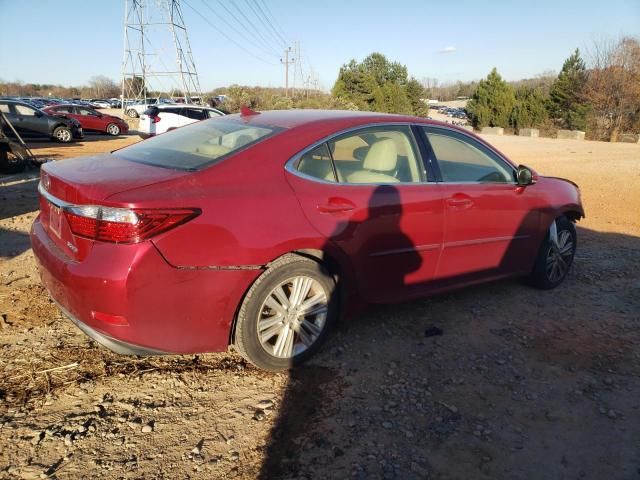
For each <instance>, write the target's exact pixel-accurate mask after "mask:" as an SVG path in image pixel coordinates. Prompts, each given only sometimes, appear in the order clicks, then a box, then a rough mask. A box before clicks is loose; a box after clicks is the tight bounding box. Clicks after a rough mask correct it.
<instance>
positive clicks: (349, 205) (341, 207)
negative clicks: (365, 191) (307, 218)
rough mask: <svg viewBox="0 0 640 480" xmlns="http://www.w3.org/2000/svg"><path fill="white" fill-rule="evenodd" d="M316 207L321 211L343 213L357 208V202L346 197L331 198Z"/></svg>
mask: <svg viewBox="0 0 640 480" xmlns="http://www.w3.org/2000/svg"><path fill="white" fill-rule="evenodd" d="M316 208H317V209H318V211H319V212H320V213H343V212H350V211H351V210H354V209H355V208H356V206H355V204H354V203H353V202H351V201H349V200H347V199H345V198H336V197H332V198H330V199H329V200H328V201H327V203H325V204H322V205H317V206H316Z"/></svg>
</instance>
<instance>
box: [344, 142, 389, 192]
mask: <svg viewBox="0 0 640 480" xmlns="http://www.w3.org/2000/svg"><path fill="white" fill-rule="evenodd" d="M397 164H398V149H397V147H396V144H395V142H394V141H393V140H391V139H390V138H385V139H382V140H378V141H377V142H376V143H374V144H373V145H371V148H369V151H368V152H367V155H366V156H365V157H364V160H363V162H362V170H358V171H357V172H353V173H352V174H350V175H349V176H348V177H347V182H348V183H397V182H399V180H398V179H397V178H396V177H395V176H394V174H395V169H396V166H397Z"/></svg>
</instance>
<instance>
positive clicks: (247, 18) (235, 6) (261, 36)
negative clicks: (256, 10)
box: [231, 2, 280, 49]
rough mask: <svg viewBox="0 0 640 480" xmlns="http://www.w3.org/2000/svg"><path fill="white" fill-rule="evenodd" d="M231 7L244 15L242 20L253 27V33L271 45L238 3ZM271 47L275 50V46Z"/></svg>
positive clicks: (277, 46)
mask: <svg viewBox="0 0 640 480" xmlns="http://www.w3.org/2000/svg"><path fill="white" fill-rule="evenodd" d="M231 5H233V7H234V8H235V9H236V10H237V11H238V12H239V13H240V15H242V18H244V19H245V20H246V21H247V23H248V24H249V25H250V27H251V28H253V31H254V32H255V33H256V34H257V35H258V36H259V37H260V38H261V40H262V41H263V42H264V43H265V44H269V43H270V42H269V40H267V38H266V37H264V36H263V35H262V33H260V29H259V28H257V27H256V26H255V25H254V23H253V22H252V21H251V20H249V17H247V16H246V15H245V14H244V12H243V11H242V9H241V8H240V7H239V6H238V4H237V3H235V2H231ZM269 46H270V47H272V48H273V45H269ZM279 48H280V46H279V45H276V49H279Z"/></svg>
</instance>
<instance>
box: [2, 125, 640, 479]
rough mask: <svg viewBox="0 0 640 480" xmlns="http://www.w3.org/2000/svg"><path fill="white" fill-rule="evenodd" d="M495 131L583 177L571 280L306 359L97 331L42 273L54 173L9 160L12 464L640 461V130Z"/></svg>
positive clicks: (248, 474) (345, 471)
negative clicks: (180, 347) (204, 349)
mask: <svg viewBox="0 0 640 480" xmlns="http://www.w3.org/2000/svg"><path fill="white" fill-rule="evenodd" d="M488 139H489V141H491V142H493V143H494V144H495V145H496V146H497V147H498V148H499V149H501V150H502V151H504V152H505V153H506V154H507V155H509V156H510V157H511V158H513V159H515V160H516V161H518V162H521V163H525V164H527V165H529V166H531V167H533V168H535V169H537V170H538V171H539V172H540V173H542V174H547V175H554V176H563V177H568V178H571V179H572V180H574V181H575V182H577V183H578V184H579V185H580V187H581V189H582V195H583V199H584V204H585V209H586V213H587V217H586V219H584V220H583V221H581V222H580V223H579V227H578V235H579V246H578V251H577V254H576V258H575V263H574V267H573V269H572V271H571V272H570V274H569V277H568V278H567V280H566V282H565V283H564V284H563V285H562V286H560V287H559V288H558V289H556V290H554V291H544V292H543V291H537V290H533V289H531V288H529V287H528V286H526V285H525V284H523V283H522V282H520V281H517V280H513V281H503V282H499V283H494V284H490V285H483V286H479V287H475V288H470V289H467V290H463V291H459V292H455V293H451V294H448V295H444V296H439V297H435V298H430V299H425V300H421V301H416V302H412V303H406V304H402V305H397V306H389V307H383V308H380V307H378V308H372V309H370V310H369V311H366V312H364V313H362V314H360V315H358V316H357V317H356V318H353V319H351V320H350V321H349V322H348V323H346V324H343V325H341V326H340V328H339V329H338V331H337V332H336V333H335V334H334V335H333V337H332V338H331V339H330V341H329V342H328V344H327V345H326V347H325V348H324V349H323V351H322V352H321V353H320V354H319V355H318V357H317V358H315V359H314V360H313V361H312V362H310V363H309V364H308V365H306V366H304V367H302V368H299V369H296V370H294V371H292V372H291V373H289V374H270V373H264V372H261V371H258V370H256V369H255V368H253V367H251V366H249V365H247V364H246V363H245V362H244V361H243V360H242V359H241V358H239V357H238V356H237V355H235V354H234V353H222V354H209V355H200V356H176V357H159V358H150V359H149V358H147V359H135V358H129V357H122V356H118V355H115V354H112V353H110V352H107V351H106V350H104V349H103V348H100V347H98V346H97V345H96V344H95V343H93V342H91V341H89V340H88V338H87V337H85V336H84V335H83V334H82V333H81V332H80V331H79V330H77V329H76V328H75V327H74V326H73V325H72V324H71V323H70V322H69V321H67V320H65V319H64V318H63V317H62V315H61V314H60V313H59V312H58V310H57V309H56V308H55V306H54V305H53V304H52V303H51V302H50V301H49V300H48V298H47V295H46V292H45V291H44V290H43V288H42V287H41V286H40V283H39V280H38V277H37V273H36V268H35V264H34V260H33V256H32V252H31V250H30V246H29V239H28V231H29V227H30V224H31V223H32V221H33V219H34V218H35V216H36V215H37V210H38V203H37V198H36V186H37V172H34V171H32V172H27V173H25V174H21V175H17V176H11V177H5V178H1V179H0V258H1V262H2V263H1V265H0V314H1V316H0V358H1V359H2V361H1V362H0V478H11V479H13V478H59V479H67V478H69V479H75V478H166V479H182V478H202V479H212V478H240V479H244V478H246V479H252V478H264V479H271V478H300V479H301V478H307V479H323V478H327V479H335V478H355V479H377V478H384V479H394V478H397V479H426V478H429V479H501V478H508V479H533V478H541V479H583V478H584V479H632V478H640V347H639V343H640V330H639V328H638V327H639V323H640V274H639V273H638V272H640V214H639V213H638V212H640V145H632V144H607V143H597V142H578V141H569V140H552V139H531V138H518V137H488ZM136 140H137V139H136V138H135V137H133V136H132V137H121V138H118V139H107V138H106V137H88V139H87V140H86V141H84V142H82V143H78V144H73V145H71V146H60V145H52V144H39V145H36V148H35V149H34V150H35V152H36V153H37V154H38V155H42V156H48V157H51V158H54V159H55V160H63V159H64V158H68V157H72V156H77V155H80V154H88V153H92V152H101V151H110V150H113V149H115V148H118V147H120V146H122V145H124V144H127V143H130V142H133V141H136ZM432 327H437V328H439V329H441V330H442V332H443V333H442V335H439V336H427V335H426V334H425V333H426V332H427V331H429V330H430V329H432Z"/></svg>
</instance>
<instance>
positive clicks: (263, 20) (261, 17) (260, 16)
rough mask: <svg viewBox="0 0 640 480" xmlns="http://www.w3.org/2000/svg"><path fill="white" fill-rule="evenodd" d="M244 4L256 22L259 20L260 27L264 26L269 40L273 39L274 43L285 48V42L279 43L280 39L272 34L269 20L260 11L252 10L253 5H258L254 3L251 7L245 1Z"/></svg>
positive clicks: (249, 3)
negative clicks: (269, 36)
mask: <svg viewBox="0 0 640 480" xmlns="http://www.w3.org/2000/svg"><path fill="white" fill-rule="evenodd" d="M245 3H246V4H247V5H248V6H249V8H250V9H251V11H252V12H253V13H254V14H255V16H256V18H257V19H258V20H260V22H261V23H262V25H264V26H265V27H266V28H267V33H269V35H271V38H273V39H274V40H275V42H276V43H279V44H280V45H281V46H282V47H285V48H286V46H287V43H286V42H281V41H280V39H278V36H277V35H275V34H274V33H273V26H272V25H271V22H269V19H268V18H266V16H265V15H264V13H261V11H260V12H259V11H258V10H257V9H256V8H254V6H253V5H255V6H256V7H258V4H257V3H256V2H253V5H252V4H251V2H250V1H249V0H245ZM258 8H259V7H258Z"/></svg>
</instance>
